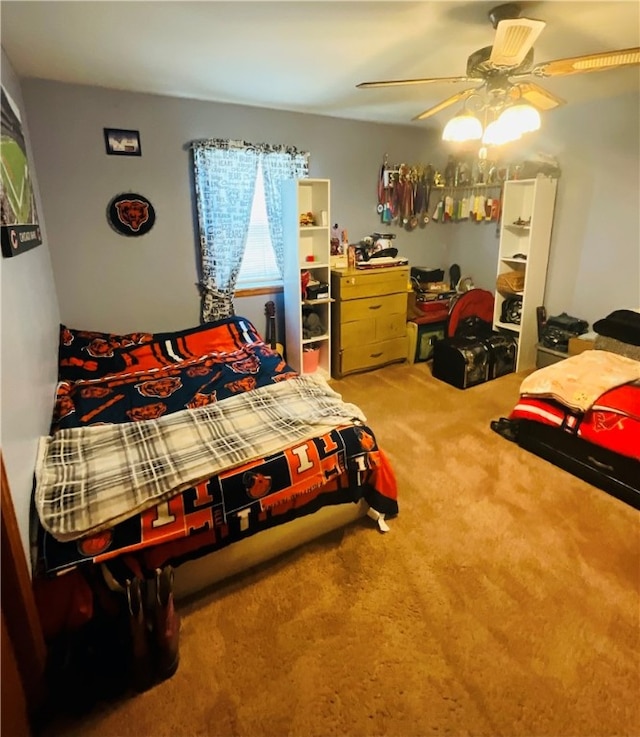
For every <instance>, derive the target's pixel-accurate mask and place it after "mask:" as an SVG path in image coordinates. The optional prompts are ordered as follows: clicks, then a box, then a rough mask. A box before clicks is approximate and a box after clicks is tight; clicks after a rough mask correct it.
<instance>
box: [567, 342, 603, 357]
mask: <svg viewBox="0 0 640 737" xmlns="http://www.w3.org/2000/svg"><path fill="white" fill-rule="evenodd" d="M595 343H596V341H595V338H591V337H584V338H582V337H577V338H569V350H568V351H567V353H568V354H569V355H570V356H577V355H578V353H582V351H589V350H591V349H592V348H593V347H594V346H595Z"/></svg>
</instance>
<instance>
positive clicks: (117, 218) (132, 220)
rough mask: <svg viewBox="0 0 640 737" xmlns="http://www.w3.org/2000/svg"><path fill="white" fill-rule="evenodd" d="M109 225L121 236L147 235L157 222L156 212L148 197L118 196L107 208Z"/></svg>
mask: <svg viewBox="0 0 640 737" xmlns="http://www.w3.org/2000/svg"><path fill="white" fill-rule="evenodd" d="M107 220H108V221H109V225H111V227H112V228H113V229H114V230H115V231H117V232H118V233H120V235H127V236H138V235H145V233H148V232H149V231H150V230H151V228H153V226H154V223H155V222H156V211H155V210H154V208H153V205H152V204H151V203H150V202H149V200H148V199H147V198H146V197H143V196H142V195H140V194H135V193H134V192H124V193H123V194H119V195H116V196H115V197H114V198H113V199H112V200H111V202H110V203H109V206H108V208H107Z"/></svg>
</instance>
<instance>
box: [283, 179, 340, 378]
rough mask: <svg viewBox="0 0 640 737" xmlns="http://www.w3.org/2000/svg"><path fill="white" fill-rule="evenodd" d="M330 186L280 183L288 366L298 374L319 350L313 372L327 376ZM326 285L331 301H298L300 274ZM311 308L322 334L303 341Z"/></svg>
mask: <svg viewBox="0 0 640 737" xmlns="http://www.w3.org/2000/svg"><path fill="white" fill-rule="evenodd" d="M330 199H331V186H330V181H329V180H328V179H294V180H288V181H285V182H284V183H283V187H282V213H283V236H284V319H285V350H286V357H287V363H288V364H289V365H290V366H291V367H292V368H294V369H295V370H296V371H298V372H299V373H301V374H303V373H307V372H306V371H305V366H304V364H305V362H304V361H303V357H304V353H305V351H307V350H309V349H311V348H312V347H315V348H318V349H319V351H320V354H319V358H318V366H317V369H316V370H317V371H318V372H320V373H321V374H322V375H323V376H324V377H325V378H327V379H330V378H331V314H330V308H329V306H330V304H331V302H332V299H331V278H330V271H331V265H330V255H331V226H330V225H329V224H330V223H331V211H330V207H329V204H330ZM307 212H311V213H313V219H314V221H315V223H316V225H300V215H301V213H307ZM305 271H308V272H309V273H310V276H311V278H312V279H315V280H317V281H319V282H321V283H323V284H327V285H328V286H327V294H328V295H329V297H327V298H323V299H313V300H311V299H303V298H302V287H301V283H302V276H303V273H304V272H305ZM310 310H313V311H314V312H315V313H316V314H317V315H318V317H319V318H320V323H321V325H322V327H323V333H322V335H314V336H313V337H311V338H305V337H304V331H303V321H304V317H305V314H306V313H307V312H308V311H310Z"/></svg>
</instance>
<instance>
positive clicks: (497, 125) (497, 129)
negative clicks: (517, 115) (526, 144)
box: [482, 118, 522, 146]
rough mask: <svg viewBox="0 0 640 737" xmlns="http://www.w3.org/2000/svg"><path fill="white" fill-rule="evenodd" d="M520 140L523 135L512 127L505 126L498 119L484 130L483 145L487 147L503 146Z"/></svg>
mask: <svg viewBox="0 0 640 737" xmlns="http://www.w3.org/2000/svg"><path fill="white" fill-rule="evenodd" d="M519 138H522V133H520V132H519V131H518V130H516V129H515V128H514V127H512V126H510V127H507V126H506V125H503V124H502V123H501V121H500V119H499V118H498V120H494V121H493V122H492V123H489V125H488V126H487V127H486V128H485V129H484V135H483V136H482V143H483V144H484V145H485V146H502V144H503V143H511V141H517V140H518V139H519Z"/></svg>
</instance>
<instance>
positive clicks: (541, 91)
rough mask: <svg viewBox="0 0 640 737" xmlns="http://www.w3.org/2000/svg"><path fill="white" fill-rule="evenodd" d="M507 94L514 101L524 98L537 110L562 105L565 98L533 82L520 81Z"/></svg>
mask: <svg viewBox="0 0 640 737" xmlns="http://www.w3.org/2000/svg"><path fill="white" fill-rule="evenodd" d="M509 95H510V97H511V98H512V99H514V101H517V100H526V101H527V102H528V103H529V104H531V105H533V107H535V108H537V109H538V110H542V111H543V112H544V111H545V110H552V109H553V108H554V107H558V106H559V105H564V104H565V102H566V100H563V99H562V98H561V97H558V96H557V95H554V94H553V93H552V92H549V90H545V88H544V87H541V86H540V85H539V84H536V83H535V82H520V83H518V84H515V85H514V86H513V88H512V89H511V90H510V92H509Z"/></svg>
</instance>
